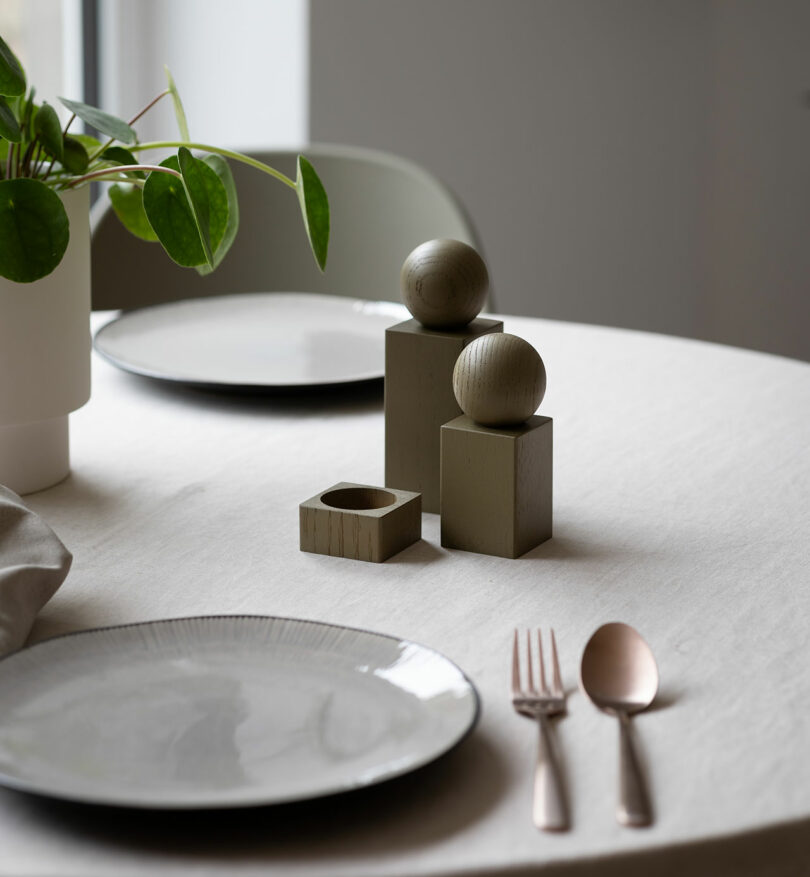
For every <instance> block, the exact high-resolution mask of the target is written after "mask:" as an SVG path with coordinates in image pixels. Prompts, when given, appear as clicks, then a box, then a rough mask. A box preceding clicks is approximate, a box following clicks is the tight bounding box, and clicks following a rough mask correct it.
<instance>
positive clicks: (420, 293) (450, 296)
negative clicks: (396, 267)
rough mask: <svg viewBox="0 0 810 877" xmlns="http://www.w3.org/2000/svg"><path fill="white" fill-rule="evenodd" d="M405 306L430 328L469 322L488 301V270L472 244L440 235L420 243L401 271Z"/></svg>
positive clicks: (456, 325)
mask: <svg viewBox="0 0 810 877" xmlns="http://www.w3.org/2000/svg"><path fill="white" fill-rule="evenodd" d="M400 284H401V288H402V300H403V301H404V302H405V306H406V307H407V308H408V310H409V311H410V312H411V313H412V314H413V316H414V317H415V318H416V319H417V320H419V322H420V323H421V324H422V325H423V326H425V327H426V328H428V329H450V328H454V327H459V326H466V325H467V323H469V322H470V321H471V320H474V319H475V318H476V317H477V316H478V314H479V312H480V311H481V308H482V307H483V306H484V302H485V301H486V297H487V292H488V291H489V272H488V271H487V266H486V265H485V264H484V260H483V259H482V258H481V257H480V256H479V255H478V253H477V252H476V250H474V249H473V248H472V247H471V246H469V244H465V243H462V242H461V241H455V240H451V239H449V238H441V239H439V240H435V241H426V242H425V243H424V244H420V245H419V246H418V247H417V248H416V249H415V250H414V251H413V252H412V253H411V254H410V255H409V256H408V258H407V259H406V260H405V262H404V264H403V266H402V271H401V273H400Z"/></svg>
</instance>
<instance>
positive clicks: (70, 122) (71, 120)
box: [62, 113, 76, 137]
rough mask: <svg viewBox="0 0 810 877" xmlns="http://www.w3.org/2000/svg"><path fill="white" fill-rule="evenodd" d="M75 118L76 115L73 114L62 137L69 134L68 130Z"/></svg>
mask: <svg viewBox="0 0 810 877" xmlns="http://www.w3.org/2000/svg"><path fill="white" fill-rule="evenodd" d="M75 118H76V113H73V114H72V115H71V117H70V118H69V119H68V120H67V125H65V130H64V131H63V132H62V136H63V137H64V136H65V135H66V134H67V132H68V128H69V127H70V126H71V125H72V124H73V120H74V119H75Z"/></svg>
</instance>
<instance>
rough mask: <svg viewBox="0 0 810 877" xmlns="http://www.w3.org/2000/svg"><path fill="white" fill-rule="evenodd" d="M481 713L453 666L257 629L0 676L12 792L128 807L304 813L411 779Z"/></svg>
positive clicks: (220, 630)
mask: <svg viewBox="0 0 810 877" xmlns="http://www.w3.org/2000/svg"><path fill="white" fill-rule="evenodd" d="M478 709H479V702H478V694H477V692H476V691H475V688H474V687H473V685H472V683H471V682H470V681H469V680H468V679H467V678H466V677H465V676H464V674H463V673H462V672H461V670H459V668H458V667H456V666H455V665H454V664H452V663H451V662H450V661H449V660H447V658H445V657H443V656H442V655H440V654H438V653H437V652H434V651H432V650H431V649H428V648H425V647H423V646H420V645H416V644H415V643H411V642H406V641H401V640H398V639H396V638H394V637H389V636H383V635H381V634H376V633H370V632H366V631H361V630H355V629H351V628H345V627H336V626H332V625H328V624H320V623H316V622H310V621H299V620H294V619H286V618H270V617H260V616H214V617H210V616H209V617H202V618H186V619H172V620H168V621H155V622H146V623H143V624H134V625H126V626H122V627H110V628H101V629H98V630H91V631H84V632H81V633H76V634H68V635H66V636H60V637H56V638H54V639H51V640H46V641H45V642H42V643H39V644H37V645H34V646H32V647H31V648H27V649H23V650H21V651H19V652H15V653H14V654H12V655H9V656H8V657H7V658H4V659H3V660H2V661H0V784H3V785H7V786H10V787H12V788H17V789H22V790H25V791H31V792H37V793H41V794H45V795H50V796H54V797H59V798H67V799H72V800H78V801H84V802H89V803H100V804H114V805H122V806H131V807H149V808H205V807H239V806H249V805H255V804H272V803H281V802H285V801H294V800H300V799H305V798H313V797H318V796H320V795H325V794H332V793H335V792H342V791H347V790H349V789H354V788H358V787H361V786H367V785H370V784H372V783H377V782H380V781H382V780H385V779H388V778H391V777H394V776H398V775H400V774H404V773H407V772H408V771H411V770H414V769H415V768H417V767H420V766H422V765H424V764H426V763H428V762H430V761H432V760H433V759H435V758H437V757H438V756H440V755H442V754H443V753H444V752H446V751H447V750H448V749H450V748H452V747H453V746H454V745H455V744H456V743H458V742H459V741H460V740H461V739H462V738H463V737H464V736H465V735H466V734H467V732H468V731H469V730H470V729H471V728H472V727H473V725H474V724H475V721H476V719H477V716H478Z"/></svg>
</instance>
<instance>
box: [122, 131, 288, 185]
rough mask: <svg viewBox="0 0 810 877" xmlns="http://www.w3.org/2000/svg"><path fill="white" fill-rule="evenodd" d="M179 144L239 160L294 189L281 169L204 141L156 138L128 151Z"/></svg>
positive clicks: (163, 147)
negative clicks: (192, 141)
mask: <svg viewBox="0 0 810 877" xmlns="http://www.w3.org/2000/svg"><path fill="white" fill-rule="evenodd" d="M181 146H185V147H186V148H187V149H199V150H202V151H203V152H213V153H214V154H215V155H221V156H223V157H224V158H232V159H233V160H234V161H241V162H242V164H248V165H250V166H251V167H254V168H256V169H257V170H260V171H263V172H264V173H266V174H269V175H270V176H271V177H275V178H276V179H277V180H279V182H282V183H284V185H285V186H289V187H290V188H291V189H295V187H296V186H295V183H294V182H293V180H291V179H290V178H289V177H287V176H285V175H284V174H283V173H281V171H277V170H276V169H275V168H273V167H270V165H269V164H264V162H261V161H257V160H256V159H255V158H250V156H247V155H242V153H241V152H232V151H231V150H230V149H221V148H220V147H218V146H209V145H207V144H205V143H186V142H184V141H182V140H156V141H154V142H152V143H138V144H137V145H135V146H131V147H130V148H129V149H130V152H140V151H142V150H144V149H172V148H179V147H181Z"/></svg>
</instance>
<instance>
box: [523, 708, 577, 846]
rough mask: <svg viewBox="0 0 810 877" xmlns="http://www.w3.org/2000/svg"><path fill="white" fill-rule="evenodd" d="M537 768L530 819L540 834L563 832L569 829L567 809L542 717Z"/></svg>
mask: <svg viewBox="0 0 810 877" xmlns="http://www.w3.org/2000/svg"><path fill="white" fill-rule="evenodd" d="M537 724H538V725H539V726H540V738H539V748H538V751H537V768H536V769H535V773H534V804H533V807H532V818H533V820H534V824H535V826H536V827H537V828H540V829H542V830H543V831H566V830H567V829H568V828H569V827H570V821H569V818H568V807H567V806H566V801H565V795H564V793H563V785H562V775H561V770H560V761H559V758H558V757H557V752H556V750H555V747H554V743H553V740H552V737H551V723H550V721H549V719H548V717H547V716H545V715H543V714H542V713H541V714H540V715H539V716H538V717H537Z"/></svg>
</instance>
